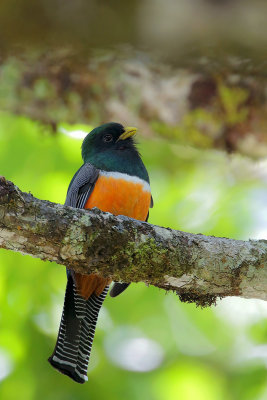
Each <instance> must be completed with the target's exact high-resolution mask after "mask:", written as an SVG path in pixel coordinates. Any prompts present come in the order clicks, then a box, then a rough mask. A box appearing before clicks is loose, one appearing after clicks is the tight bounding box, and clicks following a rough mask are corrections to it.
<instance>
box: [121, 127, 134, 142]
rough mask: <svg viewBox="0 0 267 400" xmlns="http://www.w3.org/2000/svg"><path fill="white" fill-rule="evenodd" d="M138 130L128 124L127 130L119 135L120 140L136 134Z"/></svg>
mask: <svg viewBox="0 0 267 400" xmlns="http://www.w3.org/2000/svg"><path fill="white" fill-rule="evenodd" d="M136 131H137V129H136V128H134V127H133V126H127V128H125V131H124V132H123V133H122V134H121V135H120V136H119V139H118V140H125V139H128V138H129V137H131V136H133V135H135V134H136ZM118 140H117V141H118Z"/></svg>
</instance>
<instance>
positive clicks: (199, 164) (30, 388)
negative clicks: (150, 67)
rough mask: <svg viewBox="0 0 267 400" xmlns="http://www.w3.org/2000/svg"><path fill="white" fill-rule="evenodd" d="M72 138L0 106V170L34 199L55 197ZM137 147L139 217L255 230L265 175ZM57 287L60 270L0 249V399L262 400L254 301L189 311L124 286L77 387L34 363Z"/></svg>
mask: <svg viewBox="0 0 267 400" xmlns="http://www.w3.org/2000/svg"><path fill="white" fill-rule="evenodd" d="M64 128H65V129H67V130H71V129H72V130H73V129H78V128H80V127H77V126H76V127H67V126H65V127H64ZM90 128H91V127H86V130H87V131H89V130H90ZM80 145H81V140H78V139H75V138H72V137H69V136H67V135H66V134H63V133H62V132H58V133H56V134H53V133H52V132H50V130H49V129H48V128H44V127H43V126H42V125H40V124H38V123H36V122H33V121H31V120H29V119H27V118H24V117H18V116H15V115H11V114H7V113H2V112H1V113H0V160H1V161H0V164H1V170H0V174H1V175H4V176H5V177H6V178H7V179H9V180H12V181H13V182H14V183H15V184H17V185H18V186H19V187H20V188H21V189H22V190H24V191H31V192H32V194H33V195H34V196H36V197H38V198H41V199H47V200H50V201H54V202H59V203H63V202H64V200H65V194H66V190H67V187H68V184H69V181H70V179H71V177H72V176H73V174H74V172H75V171H76V170H77V169H78V167H79V166H80V165H81V157H80ZM139 148H140V151H141V153H142V155H143V158H144V162H145V164H146V166H147V168H148V170H149V173H150V177H151V186H152V192H153V197H154V204H155V205H154V208H153V209H152V210H151V212H150V222H151V223H154V224H158V225H162V226H166V227H167V226H169V227H172V228H175V229H181V230H185V231H190V232H196V233H199V232H201V233H204V234H211V235H217V236H226V237H232V238H242V239H248V238H253V237H261V236H264V234H265V235H266V234H267V233H266V228H265V229H264V226H265V227H266V222H267V221H266V189H267V179H266V176H267V173H266V172H265V173H264V174H261V172H260V171H261V166H260V165H259V166H258V167H257V166H256V165H253V164H252V163H251V162H250V161H248V160H244V159H241V158H239V157H237V156H235V157H230V156H226V155H225V154H223V153H221V152H217V151H214V150H202V151H200V150H195V149H193V148H190V147H184V146H182V145H181V144H177V143H173V142H171V140H169V141H165V140H163V139H155V140H153V141H148V140H141V139H140V144H139ZM265 171H266V169H265ZM264 231H265V232H264ZM65 284H66V275H65V269H64V268H62V267H60V266H58V265H56V264H53V263H48V262H47V263H45V262H42V261H40V260H38V259H33V258H31V257H29V256H22V255H21V254H15V253H12V252H7V251H5V250H1V251H0V398H1V399H4V400H13V399H14V400H15V399H17V398H18V397H19V398H21V399H25V400H31V399H39V400H41V399H46V400H54V399H55V400H61V399H64V400H68V399H69V400H70V399H71V400H72V399H104V398H108V399H110V400H113V399H114V400H117V399H126V398H127V400H137V399H138V400H139V399H140V398H144V399H153V400H154V399H155V400H169V399H181V400H192V399H198V400H257V399H258V400H263V399H267V379H266V378H267V372H266V365H267V345H266V343H267V323H266V316H267V304H266V303H265V302H263V301H255V300H243V299H224V300H222V301H218V305H217V307H212V308H209V309H199V308H196V307H195V306H194V305H192V304H190V305H189V304H182V303H181V302H180V301H179V299H178V297H177V296H176V295H175V294H167V295H166V294H165V293H164V291H162V290H159V289H156V288H154V287H149V288H147V287H146V286H145V285H144V284H132V285H131V286H130V287H129V288H128V289H127V291H126V292H125V293H124V294H123V295H121V296H119V297H118V298H116V299H111V298H110V297H107V299H106V301H105V303H104V307H103V310H102V312H101V315H100V319H99V324H98V327H97V330H96V337H95V341H94V346H93V351H92V357H91V361H90V366H89V371H88V377H89V381H88V383H86V384H85V385H78V384H75V383H74V382H72V381H71V380H69V379H68V378H67V377H65V376H63V375H60V374H59V373H57V372H56V371H55V370H54V369H52V368H51V367H50V365H49V364H48V363H47V361H46V360H47V358H48V357H49V356H50V354H51V352H52V350H53V347H54V344H55V340H56V335H57V329H58V325H59V320H60V314H61V310H62V304H63V298H64V290H65ZM144 369H145V371H143V370H144Z"/></svg>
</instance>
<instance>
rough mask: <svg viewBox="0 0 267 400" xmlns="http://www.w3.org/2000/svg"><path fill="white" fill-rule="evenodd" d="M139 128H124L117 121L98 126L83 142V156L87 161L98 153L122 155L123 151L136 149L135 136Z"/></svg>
mask: <svg viewBox="0 0 267 400" xmlns="http://www.w3.org/2000/svg"><path fill="white" fill-rule="evenodd" d="M136 131H137V129H136V128H133V127H127V128H124V127H123V126H122V125H121V124H118V123H116V122H109V123H107V124H104V125H101V126H98V127H97V128H95V129H93V130H92V131H91V132H90V133H88V135H87V136H86V137H85V139H84V141H83V144H82V157H83V160H84V161H85V162H90V161H91V162H92V161H93V159H94V157H96V156H97V155H98V154H100V153H101V154H105V157H109V156H111V155H113V156H116V155H118V156H120V153H122V152H123V151H127V150H128V151H129V150H135V151H136V149H135V145H134V141H133V136H134V135H135V133H136Z"/></svg>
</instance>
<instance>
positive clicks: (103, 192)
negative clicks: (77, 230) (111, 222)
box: [84, 175, 151, 221]
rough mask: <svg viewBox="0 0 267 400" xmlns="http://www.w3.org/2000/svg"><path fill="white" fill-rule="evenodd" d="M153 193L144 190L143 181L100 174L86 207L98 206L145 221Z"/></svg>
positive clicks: (107, 210)
mask: <svg viewBox="0 0 267 400" xmlns="http://www.w3.org/2000/svg"><path fill="white" fill-rule="evenodd" d="M150 200H151V193H150V192H149V191H147V190H144V186H143V184H142V181H140V182H138V181H137V182H133V181H128V180H125V179H123V178H120V179H117V178H113V177H111V176H105V175H100V177H99V178H98V180H97V181H96V184H95V187H94V190H93V192H92V194H91V196H90V197H89V199H88V200H87V203H86V205H85V207H84V208H93V207H97V208H99V209H100V210H102V211H105V212H110V213H112V214H114V215H126V216H127V217H131V218H135V219H139V220H141V221H145V219H146V217H147V214H148V210H149V205H150Z"/></svg>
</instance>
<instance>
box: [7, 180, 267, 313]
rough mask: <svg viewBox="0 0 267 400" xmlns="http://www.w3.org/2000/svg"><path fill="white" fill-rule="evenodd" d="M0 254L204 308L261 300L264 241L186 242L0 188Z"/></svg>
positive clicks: (265, 283) (164, 231)
mask: <svg viewBox="0 0 267 400" xmlns="http://www.w3.org/2000/svg"><path fill="white" fill-rule="evenodd" d="M0 247H2V248H4V249H9V250H13V251H18V252H20V253H22V254H29V255H31V256H33V257H37V258H40V259H43V260H49V261H55V262H56V263H58V264H62V265H65V266H67V267H68V268H70V269H73V270H75V271H79V272H82V273H85V274H86V273H92V272H97V273H99V274H101V275H103V276H109V277H111V278H112V279H113V280H121V281H124V282H140V281H143V282H146V283H148V284H152V285H154V286H157V287H159V288H163V289H165V290H174V291H176V292H177V293H178V294H179V295H180V297H181V299H182V300H184V301H189V302H191V301H194V302H196V303H197V304H199V305H207V304H210V303H212V302H214V300H215V299H216V297H224V296H242V297H248V298H261V299H267V296H266V288H267V241H265V240H259V241H247V242H246V241H240V240H232V239H226V238H216V237H209V236H204V235H200V234H199V235H194V234H190V233H184V232H180V231H175V230H171V229H169V228H162V227H159V226H154V225H151V224H148V223H145V222H140V221H136V220H134V219H131V218H127V217H124V216H117V217H116V216H114V215H112V214H109V213H103V212H101V211H100V210H98V209H93V210H80V209H75V208H71V207H66V206H63V205H60V204H55V203H51V202H48V201H42V200H38V199H36V198H34V197H33V196H32V195H31V194H28V193H23V192H21V191H20V190H19V189H18V188H17V187H16V186H14V184H13V183H11V182H9V181H6V180H5V178H1V180H0Z"/></svg>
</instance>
